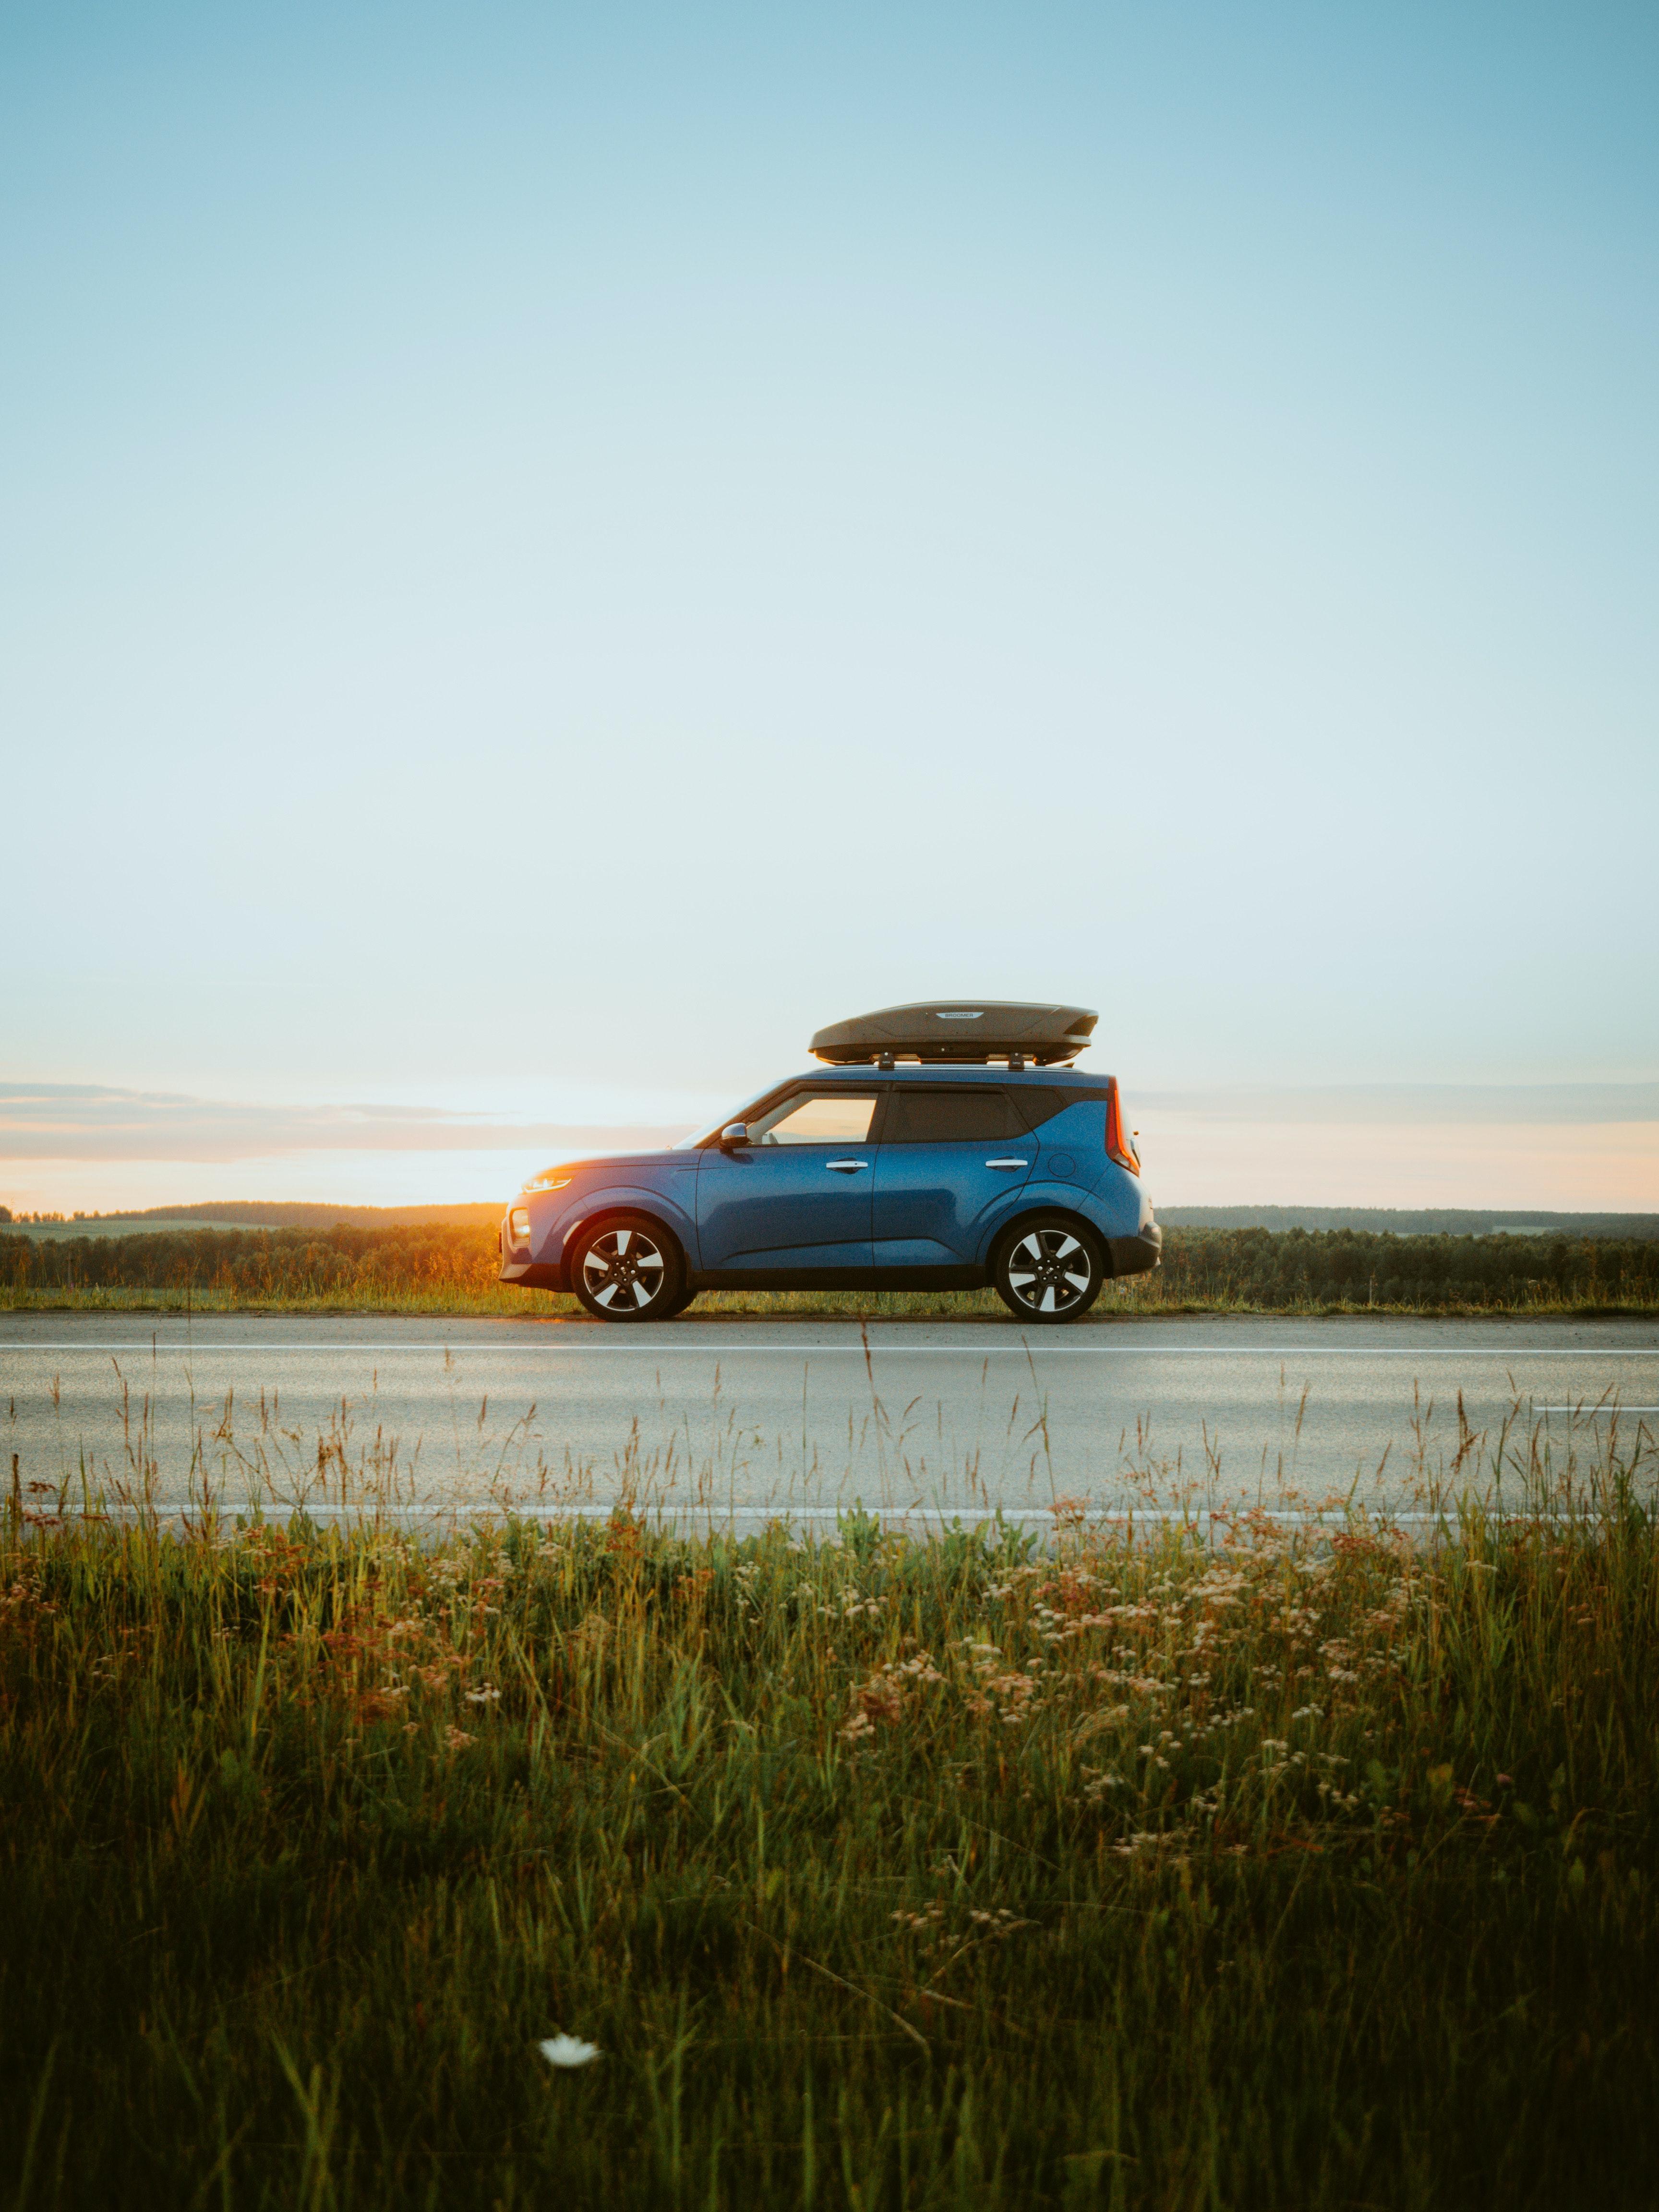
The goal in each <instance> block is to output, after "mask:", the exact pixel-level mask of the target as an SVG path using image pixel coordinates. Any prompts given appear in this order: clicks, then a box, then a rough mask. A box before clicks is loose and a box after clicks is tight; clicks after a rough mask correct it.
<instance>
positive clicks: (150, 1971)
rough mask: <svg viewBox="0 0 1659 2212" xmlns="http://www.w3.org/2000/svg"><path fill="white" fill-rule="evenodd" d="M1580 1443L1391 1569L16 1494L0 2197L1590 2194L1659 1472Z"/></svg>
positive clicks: (1629, 2167)
mask: <svg viewBox="0 0 1659 2212" xmlns="http://www.w3.org/2000/svg"><path fill="white" fill-rule="evenodd" d="M1582 1433H1583V1432H1581V1435H1582ZM1596 1433H1597V1434H1598V1435H1599V1436H1600V1437H1601V1443H1599V1444H1597V1445H1593V1446H1591V1445H1587V1446H1584V1447H1583V1449H1584V1451H1585V1453H1586V1455H1585V1456H1584V1457H1583V1458H1582V1459H1581V1458H1575V1457H1572V1456H1571V1455H1569V1457H1568V1458H1567V1459H1566V1460H1565V1461H1563V1460H1561V1459H1559V1458H1552V1457H1551V1455H1550V1452H1549V1449H1548V1448H1547V1443H1546V1440H1545V1438H1544V1437H1543V1436H1542V1434H1541V1433H1538V1432H1534V1434H1532V1435H1530V1436H1528V1435H1525V1434H1523V1433H1522V1432H1520V1431H1513V1430H1512V1431H1509V1432H1508V1433H1507V1436H1506V1438H1505V1442H1504V1445H1503V1447H1502V1449H1503V1450H1504V1455H1505V1460H1506V1464H1505V1466H1504V1468H1503V1469H1502V1470H1501V1472H1502V1474H1503V1477H1504V1490H1505V1492H1506V1493H1507V1494H1508V1496H1509V1498H1510V1502H1511V1507H1512V1509H1513V1510H1511V1512H1510V1514H1509V1515H1508V1516H1506V1517H1504V1518H1502V1519H1498V1518H1485V1517H1481V1516H1479V1515H1475V1514H1467V1515H1466V1516H1464V1518H1463V1519H1462V1521H1461V1522H1457V1523H1455V1525H1453V1526H1451V1527H1449V1528H1447V1529H1446V1530H1445V1531H1444V1533H1443V1536H1442V1538H1441V1539H1440V1540H1439V1541H1436V1542H1435V1543H1433V1544H1425V1543H1424V1542H1422V1541H1416V1542H1413V1541H1407V1539H1406V1537H1405V1536H1404V1535H1403V1534H1401V1532H1400V1531H1399V1530H1397V1529H1395V1528H1391V1527H1390V1526H1389V1524H1388V1523H1387V1522H1378V1521H1375V1520H1371V1519H1368V1518H1365V1517H1364V1516H1351V1517H1350V1518H1349V1519H1348V1521H1347V1522H1346V1523H1345V1524H1343V1525H1341V1526H1340V1527H1339V1528H1336V1529H1335V1530H1334V1532H1333V1531H1329V1530H1328V1531H1326V1532H1324V1533H1322V1534H1316V1533H1314V1532H1310V1531H1308V1530H1298V1529H1287V1528H1285V1526H1284V1525H1283V1524H1281V1523H1279V1522H1274V1521H1273V1520H1271V1519H1270V1518H1268V1517H1267V1516H1263V1515H1261V1514H1259V1513H1250V1512H1245V1511H1242V1510H1241V1511H1240V1512H1239V1513H1238V1514H1237V1516H1234V1517H1231V1518H1224V1519H1222V1520H1220V1521H1218V1522H1208V1523H1206V1524H1205V1526H1204V1527H1203V1528H1202V1529H1200V1528H1199V1527H1198V1526H1197V1525H1196V1524H1193V1523H1185V1524H1183V1523H1182V1522H1181V1521H1179V1520H1178V1519H1177V1520H1176V1521H1175V1522H1153V1523H1151V1524H1149V1525H1148V1526H1147V1527H1146V1528H1142V1529H1140V1530H1139V1531H1134V1532H1127V1531H1125V1530H1123V1529H1122V1528H1119V1527H1118V1526H1116V1525H1114V1526H1111V1527H1107V1526H1104V1525H1101V1524H1097V1523H1096V1522H1091V1519H1090V1517H1089V1515H1088V1513H1087V1511H1086V1510H1085V1508H1084V1507H1083V1506H1082V1505H1081V1504H1079V1503H1077V1502H1074V1501H1068V1500H1066V1499H1060V1500H1058V1501H1057V1502H1056V1504H1055V1506H1054V1515H1053V1520H1054V1528H1053V1534H1052V1536H1051V1537H1050V1539H1049V1540H1048V1541H1047V1542H1046V1544H1044V1545H1043V1546H1042V1547H1038V1546H1037V1545H1036V1543H1035V1542H1034V1541H1033V1540H1032V1538H1031V1537H1030V1536H1029V1535H1027V1534H1021V1533H1020V1532H1018V1531H1016V1530H1013V1529H1011V1528H1006V1527H1004V1526H1001V1525H1000V1524H998V1523H996V1522H990V1523H988V1524H987V1525H984V1526H982V1527H980V1528H957V1529H956V1530H955V1531H954V1532H952V1533H950V1534H946V1535H945V1536H944V1537H943V1538H941V1539H939V1541H933V1542H917V1541H910V1540H908V1539H907V1538H905V1537H903V1536H902V1535H899V1534H893V1533H891V1532H889V1531H886V1530H884V1528H882V1527H881V1526H880V1525H879V1524H878V1522H875V1521H874V1520H872V1519H870V1518H868V1517H866V1516H862V1515H857V1514H855V1515H853V1516H849V1517H848V1518H847V1519H846V1520H844V1521H843V1522H842V1524H841V1526H840V1528H839V1529H838V1531H837V1534H836V1538H835V1540H834V1541H825V1542H818V1541H803V1540H802V1539H801V1538H800V1537H799V1536H797V1535H794V1534H792V1533H791V1532H790V1529H789V1528H788V1527H787V1526H786V1525H779V1526H776V1527H775V1528H770V1529H769V1530H767V1531H766V1532H765V1533H764V1534H761V1535H759V1536H757V1537H754V1538H751V1539H750V1540H748V1541H736V1540H734V1539H733V1538H732V1536H730V1535H729V1534H723V1533H721V1532H720V1531H719V1530H714V1531H712V1532H709V1533H707V1534H704V1535H702V1536H701V1537H697V1538H692V1537H688V1536H684V1535H677V1534H674V1533H672V1532H671V1531H668V1530H665V1529H663V1528H653V1527H651V1526H647V1523H646V1522H644V1521H643V1520H642V1519H641V1517H640V1516H638V1515H636V1514H634V1513H630V1512H629V1511H628V1510H625V1509H619V1510H617V1513H616V1514H615V1515H614V1516H612V1518H611V1520H610V1521H608V1522H595V1521H588V1522H576V1521H559V1520H551V1521H548V1522H533V1521H530V1520H526V1519H522V1518H520V1519H512V1518H507V1519H501V1520H498V1521H495V1522H490V1523H488V1524H483V1523H481V1524H479V1525H478V1526H477V1527H475V1528H472V1529H471V1530H470V1531H467V1532H463V1533H458V1534H452V1535H451V1536H449V1537H448V1538H447V1539H439V1538H438V1537H437V1536H435V1534H430V1533H428V1535H427V1537H426V1538H425V1539H424V1540H422V1538H420V1537H418V1536H417V1535H416V1534H415V1533H413V1532H411V1531H409V1530H406V1529H399V1528H394V1527H392V1526H391V1525H390V1524H385V1523H383V1524H380V1525H375V1524H374V1523H373V1522H365V1523H363V1524H361V1525H358V1526H356V1527H355V1528H349V1529H325V1528H319V1527H318V1526H316V1525H313V1524H312V1523H310V1522H307V1521H306V1520H305V1519H304V1518H303V1517H300V1518H296V1519H295V1520H293V1521H291V1522H289V1523H287V1524H286V1525H276V1524H274V1523H267V1522H260V1521H258V1520H254V1521H251V1522H243V1523H242V1524H241V1525H236V1524H234V1523H229V1522H225V1521H223V1520H221V1519H217V1518H216V1517H214V1516H212V1515H207V1516H204V1517H202V1518H200V1519H197V1520H196V1521H194V1522H191V1523H188V1524H186V1525H185V1526H184V1527H182V1528H168V1527H166V1526H164V1525H163V1524H162V1523H161V1522H160V1521H159V1520H158V1519H156V1518H155V1516H153V1515H149V1514H146V1513H144V1512H143V1511H142V1510H141V1511H140V1513H139V1515H138V1517H137V1519H136V1520H133V1521H130V1522H125V1523H109V1524H105V1525H98V1524H95V1523H94V1524H88V1523H86V1522H66V1521H64V1520H62V1519H60V1518H58V1516H45V1517H43V1518H41V1519H39V1520H35V1521H30V1520H29V1519H28V1518H27V1516H26V1515H25V1514H24V1513H23V1511H22V1505H23V1502H24V1501H23V1500H22V1499H21V1498H19V1499H18V1500H17V1501H15V1504H14V1509H13V1513H12V1517H11V1521H10V1522H9V1534H8V1539H7V1542H6V1547H5V1551H4V1557H3V1561H0V1587H3V1601H0V1851H3V1864H4V1869H5V1886H4V1915H3V1920H0V1929H3V1936H0V2035H3V2066H0V2186H3V2188H4V2189H5V2191H7V2192H8V2201H9V2203H12V2204H13V2205H15V2206H18V2207H27V2208H31V2212H33V2208H37V2207H41V2208H44V2207H50V2206H54V2205H59V2206H69V2205H74V2206H81V2205H87V2206H92V2205H96V2206H100V2207H102V2206H118V2205H122V2206H125V2205H131V2206H148V2205H155V2206H166V2207H168V2208H177V2207H189V2206H203V2207H206V2206H226V2207H229V2206H236V2207H241V2206H246V2207H258V2206H268V2207H273V2208H274V2207H277V2206H282V2207H289V2206H305V2207H325V2206H326V2207H337V2208H342V2209H343V2208H352V2212H356V2208H368V2207H376V2208H378V2207H387V2208H391V2207H398V2208H404V2207H408V2206H416V2205H418V2206H428V2205H430V2206H443V2207H450V2206H456V2207H472V2206H477V2207H479V2208H484V2207H495V2206H526V2205H532V2204H534V2205H538V2206H542V2205H560V2206H563V2205H571V2206H583V2207H585V2206H593V2207H600V2206H603V2207H606V2208H613V2207H617V2206H623V2205H625V2206H630V2207H631V2206H635V2205H639V2206H647V2207H655V2206H661V2207H676V2208H678V2207H685V2208H690V2207H694V2206H695V2207H714V2208H718V2207H722V2206H741V2207H744V2208H750V2207H754V2206H757V2205H764V2206H767V2207H772V2206H788V2207H794V2206H817V2207H832V2206H833V2207H842V2206H845V2207H848V2208H853V2207H857V2208H860V2212H872V2208H876V2207H891V2208H901V2207H902V2208H910V2207H916V2208H921V2207H940V2208H944V2207H952V2208H955V2207H968V2206H975V2207H986V2208H991V2207H1014V2206H1022V2207H1023V2206H1035V2205H1044V2206H1047V2205H1052V2206H1056V2207H1063V2206H1081V2205H1101V2206H1108V2205H1110V2206H1120V2207H1128V2206H1159V2207H1164V2206H1178V2207H1188V2206H1190V2207H1194V2208H1197V2207H1200V2206H1202V2207H1220V2206H1226V2207H1233V2206H1242V2205H1255V2204H1264V2205H1265V2204H1284V2205H1287V2206H1288V2205H1295V2206H1312V2207H1324V2206H1329V2207H1333V2208H1334V2207H1337V2206H1343V2207H1348V2206H1354V2205H1378V2206H1383V2205H1386V2206H1388V2207H1390V2208H1409V2207H1416V2206H1457V2207H1460V2208H1461V2207H1466V2206H1486V2205H1490V2206H1494V2207H1497V2206H1503V2207H1506V2208H1507V2207H1515V2206H1534V2205H1535V2206H1540V2207H1543V2206H1549V2207H1558V2206H1562V2205H1596V2206H1607V2205H1624V2204H1631V2205H1635V2204H1646V2203H1650V2202H1651V2201H1652V2176H1653V2172H1654V2170H1655V2164H1654V2161H1655V2159H1656V2155H1659V2114H1656V2106H1655V2100H1654V2099H1653V2095H1652V2083H1653V2080H1654V2078H1655V2070H1656V2065H1659V2009H1656V2008H1655V2006H1654V2005H1653V2002H1652V1990H1653V1987H1654V1978H1655V1973H1656V1968H1659V1942H1656V1927H1655V1896H1656V1889H1655V1884H1656V1881H1659V1850H1656V1828H1655V1813H1656V1809H1659V1808H1656V1754H1659V1672H1656V1667H1655V1660H1656V1656H1659V1655H1656V1629H1659V1543H1656V1525H1655V1521H1654V1518H1653V1515H1652V1512H1651V1510H1650V1504H1649V1502H1648V1501H1649V1499H1650V1496H1651V1491H1652V1485H1653V1480H1654V1477H1655V1474H1656V1473H1659V1468H1656V1467H1655V1463H1654V1454H1653V1451H1652V1448H1651V1445H1650V1442H1649V1440H1648V1438H1647V1437H1646V1435H1645V1434H1638V1437H1636V1439H1635V1440H1634V1441H1632V1440H1631V1439H1630V1438H1629V1437H1626V1436H1624V1435H1623V1434H1622V1433H1621V1432H1620V1430H1619V1429H1618V1427H1617V1426H1616V1425H1609V1424H1607V1423H1606V1422H1603V1423H1601V1424H1600V1425H1599V1426H1598V1429H1597V1431H1596ZM556 2031H564V2032H568V2033H574V2034H576V2035H579V2036H581V2037H585V2038H587V2039H591V2040H592V2041H593V2042H595V2043H597V2044H598V2045H600V2046H601V2048H602V2050H603V2052H604V2056H603V2057H601V2058H600V2059H599V2060H598V2061H597V2062H596V2063H593V2064H592V2066H590V2067H588V2068H586V2069H582V2070H580V2071H576V2072H571V2073H568V2074H556V2073H554V2072H553V2071H552V2070H551V2069H550V2068H549V2067H548V2066H547V2065H546V2064H545V2063H544V2062H543V2060H542V2059H541V2057H539V2056H538V2051H537V2048H536V2045H537V2044H538V2040H539V2039H541V2038H543V2037H545V2036H549V2035H551V2034H552V2033H555V2032H556Z"/></svg>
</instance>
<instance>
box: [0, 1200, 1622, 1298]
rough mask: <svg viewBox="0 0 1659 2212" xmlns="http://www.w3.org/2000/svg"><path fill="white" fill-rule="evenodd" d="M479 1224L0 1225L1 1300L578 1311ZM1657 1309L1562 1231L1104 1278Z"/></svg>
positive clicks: (1198, 1257)
mask: <svg viewBox="0 0 1659 2212" xmlns="http://www.w3.org/2000/svg"><path fill="white" fill-rule="evenodd" d="M497 1267H498V1260H497V1254H496V1248H495V1232H494V1231H493V1230H489V1229H486V1228H483V1227H479V1226H477V1225H454V1224H450V1225H441V1224H425V1225H393V1226H389V1227H388V1226H377V1227H373V1228H369V1227H361V1226H354V1225H350V1224H347V1223H342V1224H340V1225H337V1227H335V1228H333V1229H328V1230H319V1229H275V1230H226V1229H201V1230H195V1231H188V1232H179V1231H165V1232H158V1231H147V1232H143V1233H141V1234H134V1235H129V1236H119V1237H61V1238H52V1237H46V1238H31V1237H23V1236H15V1237H6V1236H4V1235H3V1234H0V1309H4V1308H7V1307H9V1308H10V1309H12V1310H23V1311H28V1310H70V1311H75V1310H83V1311H84V1310H91V1311H121V1310H143V1311H155V1310H161V1311H173V1312H179V1311H185V1310H194V1311H197V1312H234V1311H240V1310H248V1309H251V1308H252V1309H262V1310H269V1311H273V1312H318V1313H327V1312H339V1311H363V1310H371V1311H376V1312H395V1313H410V1314H422V1313H430V1314H440V1313H441V1314H478V1315H489V1314H496V1315H510V1316H513V1317H514V1318H518V1319H524V1318H526V1317H529V1316H543V1317H550V1316H561V1315H562V1316H566V1317H571V1318H574V1317H577V1316H580V1313H581V1309H580V1306H578V1304H576V1301H575V1300H574V1298H570V1297H562V1296H559V1295H557V1294H556V1293H554V1292H550V1291H521V1290H518V1289H515V1288H513V1287H512V1286H510V1285H504V1284H502V1283H501V1282H499V1281H498V1280H497V1279H496V1274H497ZM1379 1309H1380V1310H1384V1311H1398V1312H1410V1313H1521V1314H1528V1313H1535V1314H1559V1313H1567V1312H1580V1313H1582V1312H1607V1311H1620V1312H1631V1313H1652V1312H1659V1243H1643V1242H1640V1241H1635V1240H1631V1241H1622V1242H1621V1241H1617V1240H1613V1239H1607V1238H1595V1237H1559V1236H1554V1237H1395V1236H1391V1235H1384V1236H1377V1235H1372V1234H1370V1233H1369V1232H1367V1231H1355V1230H1332V1231H1316V1232H1314V1233H1312V1234H1309V1233H1307V1232H1305V1231H1301V1230H1291V1231H1286V1232H1281V1233H1279V1234H1277V1235H1275V1234H1273V1233H1270V1232H1269V1231H1267V1230H1264V1229H1172V1230H1170V1232H1169V1234H1168V1237H1167V1239H1166V1242H1165V1245H1164V1266H1163V1267H1161V1268H1160V1269H1159V1270H1158V1272H1157V1273H1154V1274H1151V1275H1138V1276H1134V1277H1132V1278H1130V1279H1127V1280H1126V1281H1125V1282H1123V1283H1121V1284H1114V1285H1111V1286H1110V1287H1109V1289H1108V1291H1107V1292H1106V1294H1105V1296H1104V1297H1103V1299H1102V1300H1101V1302H1100V1304H1099V1305H1098V1306H1097V1308H1096V1310H1095V1316H1094V1317H1095V1318H1096V1319H1098V1320H1110V1319H1112V1318H1115V1317H1118V1316H1122V1315H1123V1314H1125V1313H1130V1314H1144V1313H1152V1314H1158V1313H1172V1312H1217V1313H1261V1312H1270V1313H1331V1312H1341V1313H1352V1312H1357V1311H1365V1312H1373V1311H1376V1310H1379ZM692 1312H693V1313H694V1314H695V1315H699V1316H710V1315H713V1316H720V1315H723V1314H734V1313H755V1314H770V1315H773V1316H780V1317H787V1316H792V1315H801V1316H810V1315H823V1316H836V1315H842V1316H846V1315H855V1314H858V1315H865V1316H881V1317H883V1318H892V1319H899V1318H905V1317H917V1316H950V1317H952V1318H957V1319H974V1318H982V1319H992V1318H999V1317H1000V1316H1002V1315H1003V1313H1004V1309H1003V1307H1002V1306H1001V1305H1000V1304H999V1303H998V1302H997V1300H996V1298H995V1297H994V1295H993V1294H992V1293H991V1292H990V1291H966V1292H960V1291H958V1292H951V1291H937V1292H920V1293H912V1292H898V1293H894V1292H890V1291H841V1292H836V1291H811V1292H806V1291H785V1292H776V1291H718V1292H714V1291H705V1292H704V1293H703V1294H702V1297H700V1298H699V1299H698V1301H697V1303H696V1305H695V1306H694V1307H693V1309H692Z"/></svg>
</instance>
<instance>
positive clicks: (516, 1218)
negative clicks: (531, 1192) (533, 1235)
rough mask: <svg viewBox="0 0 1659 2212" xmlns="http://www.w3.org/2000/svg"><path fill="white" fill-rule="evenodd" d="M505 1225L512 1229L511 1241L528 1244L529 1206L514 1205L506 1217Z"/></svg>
mask: <svg viewBox="0 0 1659 2212" xmlns="http://www.w3.org/2000/svg"><path fill="white" fill-rule="evenodd" d="M507 1227H508V1229H509V1230H510V1231H512V1235H513V1243H515V1244H528V1243H529V1242H530V1208H529V1207H528V1206H514V1207H513V1211H512V1212H511V1213H509V1214H508V1215H507Z"/></svg>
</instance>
